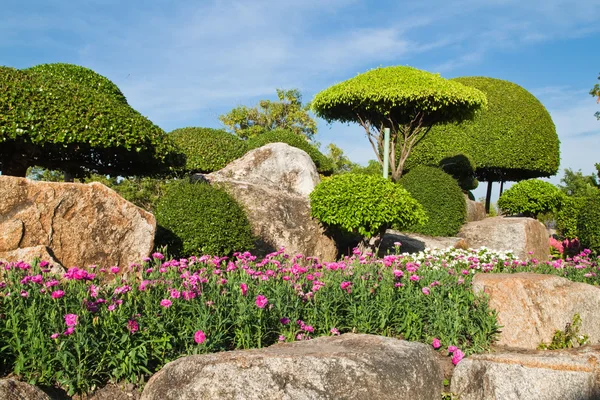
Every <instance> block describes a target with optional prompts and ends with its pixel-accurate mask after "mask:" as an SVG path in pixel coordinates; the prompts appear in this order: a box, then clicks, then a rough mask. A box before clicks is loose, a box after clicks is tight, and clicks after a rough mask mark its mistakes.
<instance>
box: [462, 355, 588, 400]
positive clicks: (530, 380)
mask: <svg viewBox="0 0 600 400" xmlns="http://www.w3.org/2000/svg"><path fill="white" fill-rule="evenodd" d="M599 358H600V352H599V349H598V348H597V347H596V348H582V349H580V350H579V351H575V352H573V351H570V352H563V351H547V352H543V351H542V352H535V353H532V354H519V353H506V354H480V355H474V356H471V357H468V358H465V359H464V360H462V361H461V362H460V363H459V364H458V365H457V367H456V369H455V370H454V374H453V376H452V382H451V385H450V390H451V392H452V393H454V394H456V395H457V396H458V398H460V399H461V400H496V399H502V400H523V399H527V400H557V399H561V400H592V399H598V398H600V390H599V386H598V383H597V378H598V360H599Z"/></svg>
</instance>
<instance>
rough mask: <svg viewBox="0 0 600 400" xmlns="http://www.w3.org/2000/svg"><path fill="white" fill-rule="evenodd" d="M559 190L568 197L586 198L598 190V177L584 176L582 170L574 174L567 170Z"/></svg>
mask: <svg viewBox="0 0 600 400" xmlns="http://www.w3.org/2000/svg"><path fill="white" fill-rule="evenodd" d="M560 183H561V185H558V188H559V189H560V190H562V191H563V193H565V194H566V195H568V196H575V197H586V196H590V195H592V194H594V193H596V191H597V190H598V187H599V185H598V177H597V176H596V175H583V173H582V172H581V170H579V171H577V172H574V171H573V170H571V169H569V168H567V169H565V175H564V176H563V177H562V178H561V180H560Z"/></svg>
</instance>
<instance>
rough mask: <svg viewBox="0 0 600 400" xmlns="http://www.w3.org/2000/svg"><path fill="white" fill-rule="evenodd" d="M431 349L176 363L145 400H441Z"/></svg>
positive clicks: (318, 342) (336, 341)
mask: <svg viewBox="0 0 600 400" xmlns="http://www.w3.org/2000/svg"><path fill="white" fill-rule="evenodd" d="M442 380H443V376H442V372H441V369H440V367H439V365H438V364H437V362H436V360H435V357H434V355H433V351H432V350H431V348H430V346H427V345H425V344H422V343H410V342H406V341H402V340H398V339H393V338H386V337H381V336H372V335H356V334H345V335H342V336H339V337H321V338H317V339H313V340H309V341H304V342H295V343H289V344H279V345H274V346H271V347H268V348H265V349H260V350H249V351H233V352H224V353H217V354H206V355H196V356H189V357H184V358H180V359H178V360H176V361H173V362H171V363H169V364H167V365H166V366H165V367H164V368H163V369H162V370H160V371H159V372H158V373H156V374H155V375H154V376H153V377H152V378H151V379H150V380H149V381H148V384H147V385H146V387H145V388H144V392H143V393H142V397H141V398H142V400H169V399H178V400H188V399H189V400H191V399H194V400H195V399H248V400H250V399H269V400H271V399H273V400H277V399H290V400H291V399H294V400H304V399H381V400H385V399H411V400H420V399H423V400H431V399H439V398H440V393H441V390H442Z"/></svg>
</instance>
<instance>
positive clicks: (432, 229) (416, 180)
mask: <svg viewBox="0 0 600 400" xmlns="http://www.w3.org/2000/svg"><path fill="white" fill-rule="evenodd" d="M398 183H399V184H400V185H401V186H402V187H404V188H405V189H406V190H407V191H408V192H409V193H410V194H411V196H413V197H414V198H415V199H416V200H417V201H418V202H419V203H421V204H422V205H423V208H424V209H425V213H426V214H427V217H428V221H427V223H426V224H424V225H421V226H419V225H412V226H408V227H406V228H405V229H404V230H405V231H408V232H415V233H422V234H424V235H430V236H454V235H456V234H457V233H458V231H459V230H460V227H461V226H462V225H463V224H464V222H465V219H466V217H467V204H466V200H465V196H464V194H463V191H462V190H461V188H460V187H459V186H458V183H457V182H456V180H455V179H454V178H452V177H451V176H450V175H448V174H447V173H445V172H444V171H442V170H441V169H439V168H434V167H427V166H419V167H416V168H413V169H412V170H411V171H410V172H409V173H408V174H406V175H404V176H403V177H402V178H400V180H399V181H398ZM395 228H396V229H402V227H395Z"/></svg>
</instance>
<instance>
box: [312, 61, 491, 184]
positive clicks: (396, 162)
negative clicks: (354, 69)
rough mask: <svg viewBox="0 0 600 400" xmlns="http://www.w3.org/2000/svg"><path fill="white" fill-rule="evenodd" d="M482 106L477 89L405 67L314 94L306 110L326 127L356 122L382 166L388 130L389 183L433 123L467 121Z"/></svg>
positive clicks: (372, 73) (483, 100)
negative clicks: (386, 130)
mask: <svg viewBox="0 0 600 400" xmlns="http://www.w3.org/2000/svg"><path fill="white" fill-rule="evenodd" d="M486 104H487V101H486V98H485V95H484V94H483V93H482V92H480V91H479V90H477V89H473V88H470V87H466V86H464V85H462V84H460V83H458V82H455V81H448V80H446V79H444V78H442V77H441V76H439V75H437V74H432V73H429V72H425V71H421V70H418V69H415V68H411V67H403V66H398V67H386V68H377V69H374V70H371V71H368V72H365V73H363V74H360V75H358V76H356V77H354V78H352V79H349V80H347V81H344V82H342V83H338V84H337V85H334V86H331V87H330V88H328V89H325V90H323V91H322V92H320V93H317V95H316V96H315V98H314V100H313V101H312V103H311V107H312V109H313V110H314V112H315V113H316V115H317V116H319V117H321V118H324V119H325V120H327V121H328V122H331V121H334V120H335V121H340V122H356V123H359V124H360V125H361V126H362V127H363V128H364V130H365V132H366V134H367V137H368V139H369V142H370V143H371V146H372V147H373V150H374V151H375V155H376V156H377V161H379V163H380V164H381V165H383V160H384V158H383V150H384V128H389V129H390V150H389V151H390V153H389V155H390V157H389V160H390V170H391V174H392V179H393V180H394V181H397V180H398V179H400V177H401V176H402V172H403V170H404V165H405V163H406V159H407V158H408V156H409V155H410V153H411V151H412V149H413V148H414V146H415V145H416V144H417V143H418V142H419V141H420V140H422V139H423V137H424V136H426V134H427V133H428V132H429V130H430V129H431V127H432V126H433V125H435V124H438V123H441V122H444V121H460V120H463V119H465V118H472V116H473V114H474V113H475V111H476V110H478V109H479V108H481V107H483V106H485V105H486Z"/></svg>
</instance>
